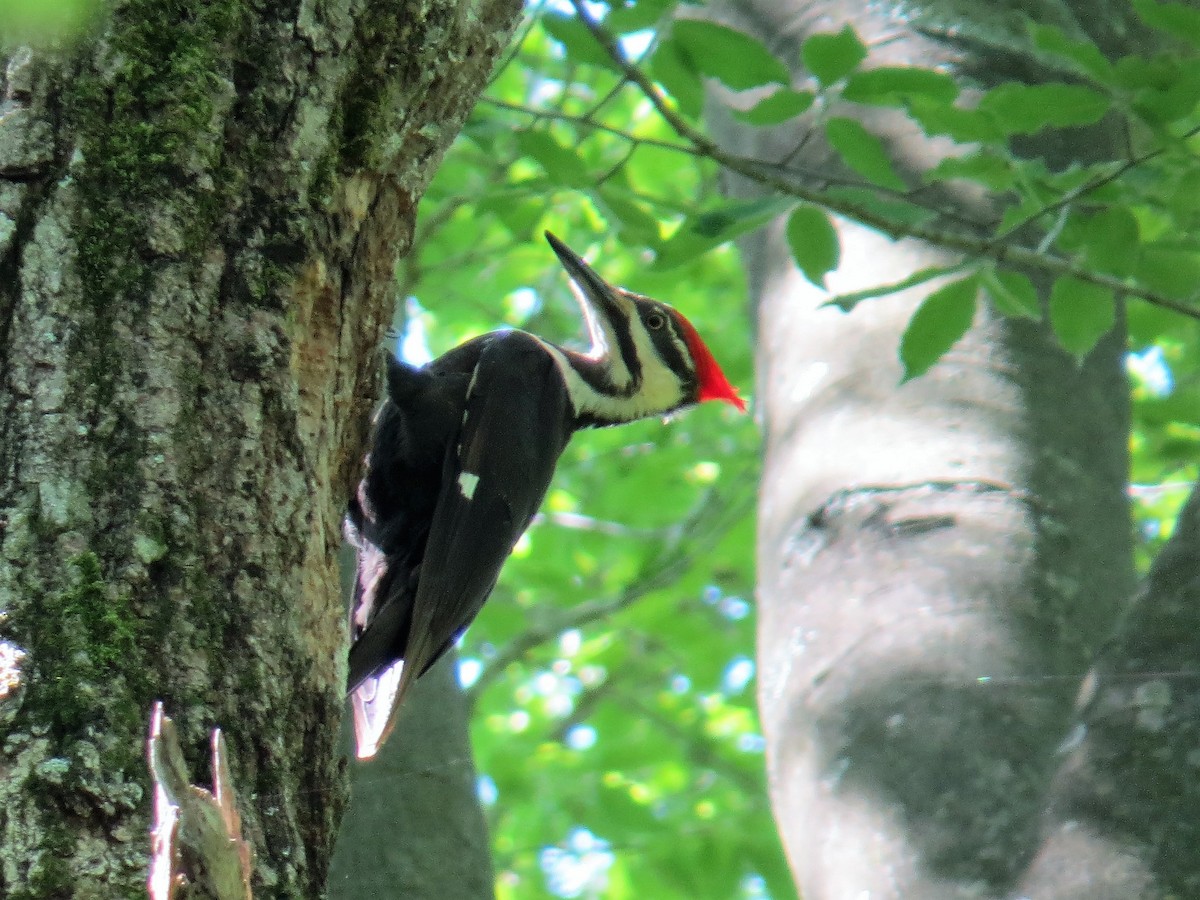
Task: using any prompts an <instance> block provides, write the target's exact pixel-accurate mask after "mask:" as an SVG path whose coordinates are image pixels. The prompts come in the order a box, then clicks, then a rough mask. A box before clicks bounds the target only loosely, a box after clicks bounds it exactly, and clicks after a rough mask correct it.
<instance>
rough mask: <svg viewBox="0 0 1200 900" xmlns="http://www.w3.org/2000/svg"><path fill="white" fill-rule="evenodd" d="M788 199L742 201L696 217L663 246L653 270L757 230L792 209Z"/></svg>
mask: <svg viewBox="0 0 1200 900" xmlns="http://www.w3.org/2000/svg"><path fill="white" fill-rule="evenodd" d="M794 202H795V201H794V200H791V199H790V198H788V197H766V198H763V199H761V200H749V201H746V200H740V201H735V202H732V203H726V204H724V205H722V206H719V207H717V208H715V209H711V210H708V211H706V212H703V213H700V214H699V215H697V216H693V217H691V218H689V219H687V220H685V221H684V222H683V224H682V225H680V226H679V228H678V229H677V230H676V232H675V234H673V235H672V236H671V237H670V238H669V239H668V240H667V241H666V242H665V243H664V244H662V246H661V247H660V248H659V251H658V256H657V257H656V259H655V260H654V264H653V266H652V268H655V269H672V268H674V267H675V266H678V265H681V264H683V263H685V262H687V261H688V260H691V259H695V258H696V257H697V256H700V255H701V254H704V253H707V252H708V251H709V250H711V249H713V248H714V247H719V246H720V245H721V244H724V243H725V242H726V241H731V240H733V239H734V238H736V237H740V236H741V235H743V234H746V233H747V232H750V231H753V230H754V229H756V228H761V227H762V226H763V225H765V224H766V223H767V222H769V221H771V220H772V219H774V218H775V217H776V216H778V215H779V214H780V213H782V212H784V211H785V210H787V209H788V208H790V207H791V206H792V204H793V203H794Z"/></svg>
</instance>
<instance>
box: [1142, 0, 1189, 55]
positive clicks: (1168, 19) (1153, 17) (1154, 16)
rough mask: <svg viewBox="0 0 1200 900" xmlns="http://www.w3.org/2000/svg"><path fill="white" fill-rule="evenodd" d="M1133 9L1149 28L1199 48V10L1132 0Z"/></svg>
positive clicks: (1178, 5)
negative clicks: (1156, 29)
mask: <svg viewBox="0 0 1200 900" xmlns="http://www.w3.org/2000/svg"><path fill="white" fill-rule="evenodd" d="M1133 9H1134V11H1135V12H1136V13H1137V14H1138V16H1139V18H1141V20H1142V21H1143V22H1145V23H1146V24H1147V25H1149V26H1150V27H1152V28H1158V29H1159V30H1161V31H1165V32H1167V34H1170V35H1173V36H1175V37H1177V38H1179V39H1180V40H1184V41H1187V42H1188V43H1189V44H1193V45H1195V46H1198V47H1200V10H1197V9H1194V8H1192V7H1190V6H1187V5H1186V4H1183V3H1155V2H1154V0H1133Z"/></svg>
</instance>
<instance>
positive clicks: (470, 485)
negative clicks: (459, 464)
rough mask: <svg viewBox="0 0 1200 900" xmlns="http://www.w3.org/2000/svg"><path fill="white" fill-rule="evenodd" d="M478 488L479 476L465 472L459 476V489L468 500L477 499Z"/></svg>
mask: <svg viewBox="0 0 1200 900" xmlns="http://www.w3.org/2000/svg"><path fill="white" fill-rule="evenodd" d="M478 486H479V476H478V475H472V474H471V473H470V472H463V473H462V474H461V475H459V476H458V489H459V490H460V491H462V495H463V496H464V497H466V498H467V499H468V500H473V499H475V488H477V487H478Z"/></svg>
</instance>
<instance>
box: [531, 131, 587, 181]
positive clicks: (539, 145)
mask: <svg viewBox="0 0 1200 900" xmlns="http://www.w3.org/2000/svg"><path fill="white" fill-rule="evenodd" d="M517 147H518V148H519V149H520V151H521V152H522V153H524V154H525V155H526V156H528V157H530V158H531V159H534V160H536V161H537V163H538V165H540V166H541V167H542V168H543V169H544V170H545V171H546V175H548V176H549V178H550V180H551V181H554V182H557V183H558V184H561V185H564V186H567V187H582V186H583V185H585V184H587V183H588V182H589V181H590V179H589V177H588V169H587V165H586V164H585V163H584V161H583V160H582V159H580V158H579V155H578V154H576V153H575V151H574V150H570V149H568V148H566V147H564V146H562V144H560V143H558V141H556V140H555V139H554V137H553V136H552V135H551V134H550V133H549V132H547V131H542V130H536V131H534V130H526V131H519V132H517Z"/></svg>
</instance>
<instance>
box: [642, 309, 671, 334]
mask: <svg viewBox="0 0 1200 900" xmlns="http://www.w3.org/2000/svg"><path fill="white" fill-rule="evenodd" d="M666 324H667V317H666V316H664V315H663V314H662V313H660V312H652V313H650V314H649V315H647V316H646V327H647V328H649V329H650V330H651V331H658V329H660V328H662V327H663V326H664V325H666Z"/></svg>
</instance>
